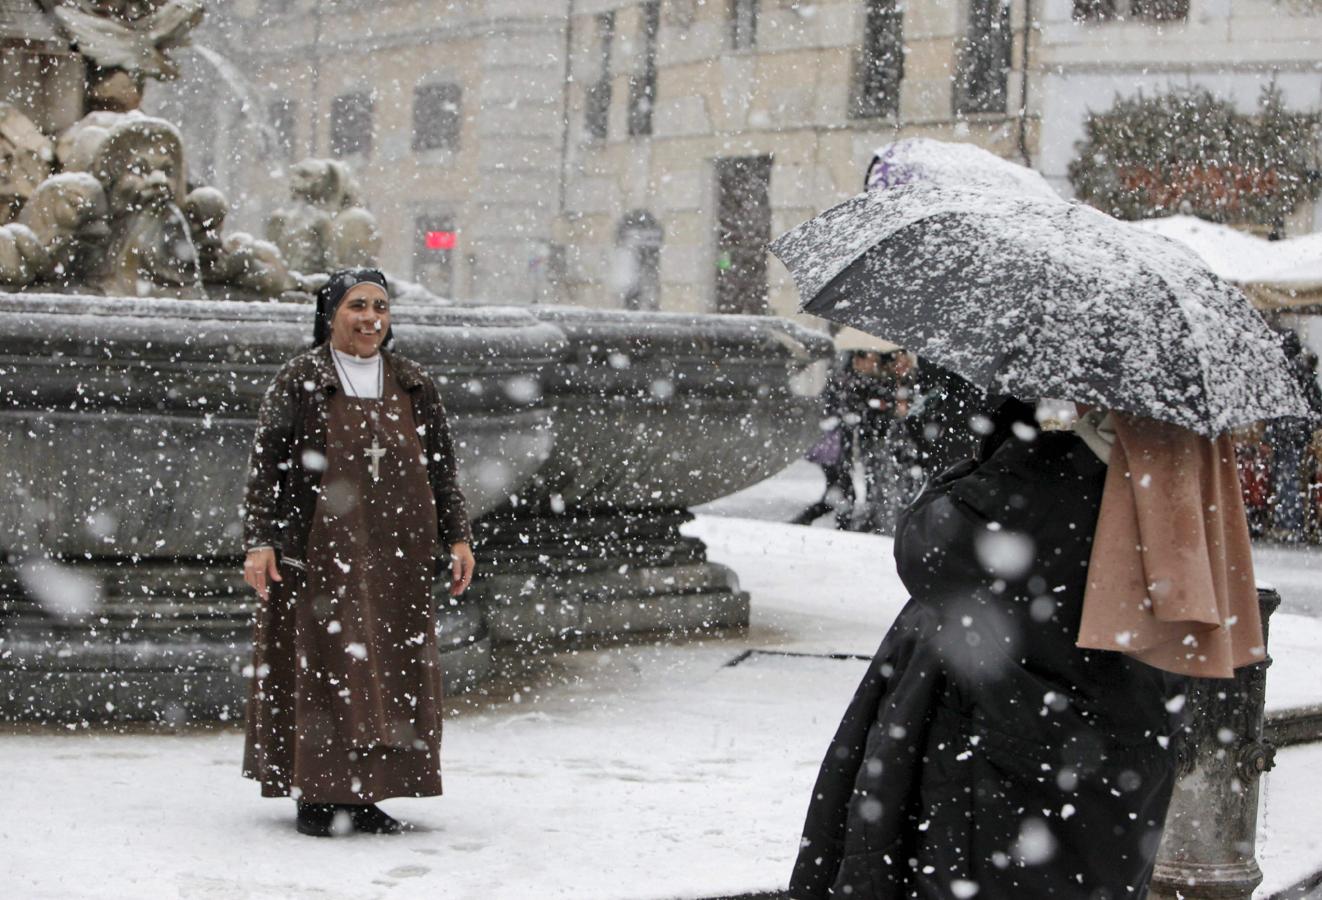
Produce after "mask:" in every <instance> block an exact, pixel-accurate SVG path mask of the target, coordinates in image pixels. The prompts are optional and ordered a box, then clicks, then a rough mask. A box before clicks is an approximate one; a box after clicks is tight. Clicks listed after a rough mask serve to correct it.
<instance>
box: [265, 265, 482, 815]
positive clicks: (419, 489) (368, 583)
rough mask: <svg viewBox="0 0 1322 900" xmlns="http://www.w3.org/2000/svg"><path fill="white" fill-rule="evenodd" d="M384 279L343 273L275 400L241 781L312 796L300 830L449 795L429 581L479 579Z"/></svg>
mask: <svg viewBox="0 0 1322 900" xmlns="http://www.w3.org/2000/svg"><path fill="white" fill-rule="evenodd" d="M390 335H391V330H390V298H389V295H388V293H387V287H386V279H385V276H383V275H382V274H381V273H380V272H379V271H377V270H375V269H348V270H344V271H340V272H336V273H334V274H333V275H332V276H331V278H330V280H329V281H328V282H327V284H326V286H325V287H323V288H322V289H321V290H320V291H319V292H318V294H317V310H316V318H315V321H314V327H313V343H314V346H313V348H312V349H311V350H308V351H307V352H305V353H302V354H300V355H299V356H297V357H295V358H294V359H292V360H290V361H289V362H288V363H286V364H285V366H284V367H283V368H281V369H280V371H279V372H278V373H277V375H276V377H275V381H274V383H273V384H272V385H271V387H270V388H269V389H268V390H267V392H266V396H265V399H264V400H263V401H262V407H261V412H260V415H259V419H258V426H257V434H256V437H255V439H254V442H253V448H252V455H251V462H250V466H249V475H248V487H247V498H246V517H245V520H244V545H245V548H246V550H247V559H246V560H245V562H244V578H245V580H246V581H247V582H248V584H249V585H251V586H252V587H253V589H254V590H255V591H256V592H257V594H258V596H259V598H260V600H261V603H260V604H259V606H258V609H257V615H256V621H255V626H254V633H253V680H252V688H251V695H250V698H249V704H248V716H247V739H246V743H245V747H244V759H243V774H244V775H245V776H247V777H249V778H253V779H256V780H257V781H260V782H261V785H262V795H263V796H266V797H285V796H292V797H295V798H296V799H297V801H298V816H297V825H298V830H299V831H300V832H302V833H304V834H309V835H315V836H319V837H325V836H330V835H331V834H332V833H333V831H335V830H336V824H337V821H343V822H344V823H345V824H346V825H347V826H351V827H352V828H353V829H355V830H358V831H368V832H375V833H390V834H393V833H396V832H398V831H400V830H401V825H400V823H399V822H397V821H396V820H395V819H393V818H391V817H390V816H389V815H387V814H386V813H385V812H384V811H382V810H381V809H380V808H379V807H377V806H376V802H377V801H378V800H381V799H383V798H387V797H397V796H414V797H417V796H431V795H435V794H439V793H440V792H441V772H440V740H441V691H442V681H441V670H440V659H439V655H438V652H437V647H436V627H435V622H436V619H435V614H434V609H433V604H434V601H433V598H432V588H433V582H434V577H435V573H436V570H437V568H438V567H443V568H448V569H449V575H450V592H451V594H455V595H457V594H459V593H462V592H463V590H464V589H465V588H467V586H468V584H469V581H470V580H471V578H472V574H473V565H474V563H473V554H472V550H471V549H470V543H471V539H472V538H471V531H470V529H469V524H468V513H467V510H466V509H465V505H464V498H463V494H462V493H461V492H460V489H459V484H458V478H457V471H456V464H455V456H454V446H453V442H452V441H451V439H450V431H449V426H448V423H447V422H446V417H445V410H444V408H443V407H442V405H441V399H440V395H439V393H438V392H437V389H436V384H435V382H434V381H433V380H432V378H431V377H430V376H429V375H428V374H427V372H426V371H425V370H424V369H423V368H422V367H421V366H419V365H418V364H416V363H414V362H412V361H410V360H407V359H405V358H403V357H401V356H396V355H394V354H392V353H390V352H388V351H387V350H385V349H383V345H385V344H386V343H387V342H388V341H389V338H390Z"/></svg>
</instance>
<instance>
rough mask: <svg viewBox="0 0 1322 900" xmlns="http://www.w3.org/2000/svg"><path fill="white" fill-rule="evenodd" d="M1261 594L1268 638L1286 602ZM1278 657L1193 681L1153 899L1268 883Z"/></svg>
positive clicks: (1241, 895) (1238, 896) (1239, 893)
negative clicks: (1274, 664) (1262, 823)
mask: <svg viewBox="0 0 1322 900" xmlns="http://www.w3.org/2000/svg"><path fill="white" fill-rule="evenodd" d="M1280 602H1281V598H1280V595H1278V594H1277V593H1276V592H1275V591H1271V590H1260V591H1258V603H1259V605H1260V606H1261V609H1262V627H1263V632H1264V633H1263V640H1264V641H1265V640H1266V631H1267V621H1268V619H1269V618H1270V616H1271V614H1272V613H1273V612H1274V611H1275V610H1276V607H1277V606H1279V605H1280ZM1270 665H1271V657H1270V656H1268V657H1267V659H1266V660H1264V661H1263V662H1261V663H1258V664H1256V665H1253V666H1248V667H1246V668H1243V669H1240V670H1239V671H1238V672H1237V673H1236V674H1235V678H1234V679H1233V680H1229V679H1203V678H1199V679H1194V680H1193V681H1192V682H1191V684H1190V689H1189V694H1188V697H1187V700H1186V705H1185V708H1186V709H1187V710H1188V716H1187V721H1188V723H1189V724H1188V728H1189V732H1188V734H1187V736H1186V743H1185V746H1184V747H1183V749H1182V751H1181V754H1180V759H1181V763H1182V765H1181V769H1180V775H1179V778H1178V780H1177V781H1176V783H1175V795H1174V797H1173V799H1172V800H1171V808H1170V815H1169V816H1168V817H1167V819H1166V831H1165V833H1164V834H1163V836H1162V841H1161V848H1160V850H1159V851H1158V852H1157V865H1156V871H1155V873H1154V875H1153V878H1152V892H1151V894H1150V897H1151V900H1177V898H1179V900H1201V898H1217V900H1249V898H1250V897H1252V895H1253V889H1254V888H1255V887H1257V886H1258V884H1259V883H1260V882H1261V881H1262V870H1261V869H1260V868H1258V860H1257V854H1256V847H1255V844H1256V840H1257V825H1258V785H1259V779H1260V777H1261V776H1262V774H1263V773H1264V772H1266V771H1267V770H1269V769H1270V768H1271V767H1272V765H1273V762H1274V757H1275V754H1276V748H1275V747H1273V746H1272V745H1271V743H1270V742H1268V741H1267V740H1266V739H1265V738H1264V737H1263V707H1264V704H1265V702H1266V688H1267V667H1268V666H1270Z"/></svg>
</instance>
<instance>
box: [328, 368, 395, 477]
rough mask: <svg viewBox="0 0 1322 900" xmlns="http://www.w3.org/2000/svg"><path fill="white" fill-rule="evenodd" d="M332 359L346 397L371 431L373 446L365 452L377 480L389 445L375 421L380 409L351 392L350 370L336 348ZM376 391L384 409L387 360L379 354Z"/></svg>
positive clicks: (381, 407) (373, 475) (378, 400)
mask: <svg viewBox="0 0 1322 900" xmlns="http://www.w3.org/2000/svg"><path fill="white" fill-rule="evenodd" d="M331 361H332V362H334V363H335V368H336V370H337V371H338V372H339V375H340V381H341V386H342V387H344V389H345V390H344V396H345V398H346V399H348V400H353V401H355V402H353V403H351V404H349V405H350V406H351V407H353V408H354V409H357V410H358V412H359V413H361V414H362V417H363V423H364V424H365V425H367V430H368V431H369V432H371V435H372V447H371V449H369V450H367V451H365V452H366V454H367V456H368V458H369V462H368V465H369V466H370V467H371V471H372V480H373V481H376V480H378V479H379V478H380V459H381V457H383V456H385V453H386V446H387V444H386V440H385V436H384V435H383V434H382V433H381V432H380V430H379V428H378V423H377V422H375V421H373V419H374V418H375V415H376V413H377V412H378V411H379V410H377V409H370V408H368V404H367V403H366V402H365V401H364V398H362V397H359V396H356V395H354V394H350V393H349V389H348V386H349V385H351V384H352V383H353V382H352V381H351V380H350V379H349V373H348V371H347V370H346V369H345V368H344V365H343V364H342V363H341V362H340V360H339V358H338V357H337V356H336V355H335V350H334V348H332V349H331ZM376 393H377V396H376V400H377V402H378V403H379V404H380V409H381V410H383V409H384V407H385V399H386V361H385V359H384V358H382V357H379V356H378V357H377V366H376ZM367 399H371V398H367Z"/></svg>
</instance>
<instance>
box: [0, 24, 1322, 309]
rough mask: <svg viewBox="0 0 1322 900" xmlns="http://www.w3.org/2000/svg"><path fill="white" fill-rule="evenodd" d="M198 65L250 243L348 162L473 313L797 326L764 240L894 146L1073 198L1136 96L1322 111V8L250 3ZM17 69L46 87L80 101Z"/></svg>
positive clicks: (207, 122) (392, 246)
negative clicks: (769, 319) (1264, 97)
mask: <svg viewBox="0 0 1322 900" xmlns="http://www.w3.org/2000/svg"><path fill="white" fill-rule="evenodd" d="M3 3H4V4H6V6H5V8H6V10H12V9H17V8H18V7H17V6H15V5H14V4H15V0H3ZM16 15H17V14H16V13H15V14H12V15H9V16H8V18H9V19H13V21H15V22H17V21H18V19H17V18H15V17H16ZM1030 23H1031V27H1030ZM38 24H39V23H38ZM194 43H195V45H196V47H195V49H194V50H191V51H181V52H180V53H179V59H180V62H181V67H182V69H183V71H184V73H185V74H184V77H183V78H182V79H181V80H180V81H178V82H175V83H173V84H166V85H157V84H155V83H153V84H152V85H151V87H150V89H149V90H150V93H149V96H148V102H147V103H146V107H147V109H148V110H149V111H155V112H159V113H161V114H163V115H165V116H166V117H168V118H171V119H173V120H176V121H180V122H182V123H183V127H184V131H185V134H186V137H187V142H188V146H189V148H190V151H189V153H190V160H191V164H192V165H193V168H194V175H195V177H196V178H197V180H199V181H204V182H207V183H212V184H215V185H216V186H218V187H220V188H222V190H225V191H226V192H227V193H228V195H229V196H230V198H231V199H232V200H233V201H234V205H235V207H236V211H235V214H234V216H233V217H232V219H231V222H232V224H233V226H234V227H242V228H246V229H247V230H249V231H252V232H254V233H258V234H260V233H261V232H262V230H263V227H264V226H263V223H264V221H265V218H266V216H267V215H268V214H269V213H270V212H271V211H272V210H274V209H275V208H277V207H279V206H280V205H281V203H282V202H283V200H284V197H285V195H286V192H287V179H286V177H285V176H286V168H287V165H288V163H289V162H291V161H294V160H297V159H301V158H303V157H306V156H332V157H337V158H340V159H342V160H344V161H345V162H346V163H348V164H349V165H350V166H351V168H352V169H353V170H354V172H355V174H356V178H357V180H358V182H359V186H360V188H361V193H362V196H363V200H364V202H365V203H366V205H367V206H368V207H369V208H370V209H371V210H372V211H373V213H374V214H375V215H376V217H377V219H378V221H379V223H380V224H381V226H382V231H383V259H382V262H383V264H384V265H385V266H386V267H387V268H388V269H390V270H391V271H393V272H396V273H399V274H400V275H403V276H405V277H411V278H415V279H416V280H419V281H423V282H424V283H426V284H428V285H429V286H431V287H432V288H433V289H434V290H436V291H437V292H439V293H442V294H446V295H450V296H453V297H455V298H456V299H459V300H461V301H466V302H502V303H509V302H522V303H573V304H580V305H588V306H599V307H624V308H640V309H665V310H680V311H752V312H759V311H773V312H781V313H784V312H789V311H791V310H792V309H793V308H794V306H795V303H796V298H795V295H794V291H793V288H792V285H791V284H790V283H789V280H788V277H787V275H786V273H785V272H784V270H783V269H782V268H781V267H780V265H779V264H778V263H776V262H775V261H774V260H773V259H771V258H769V257H768V256H767V255H766V253H765V252H764V250H763V247H764V245H765V242H766V239H767V238H769V237H771V236H774V235H775V234H778V233H780V232H781V231H783V230H785V229H786V228H788V227H790V226H792V225H793V224H795V223H797V222H799V221H801V220H802V219H804V218H807V217H808V216H811V215H812V214H814V213H816V212H818V211H820V210H821V209H822V208H824V207H826V206H828V205H830V204H831V203H833V202H836V201H838V200H840V199H842V198H844V197H847V196H849V195H850V194H852V193H854V192H856V191H857V190H859V188H860V187H861V184H862V177H863V167H864V166H865V165H866V163H867V161H868V159H869V158H870V156H871V153H872V150H873V149H874V148H875V147H876V146H878V145H880V144H882V143H886V142H888V141H892V140H895V139H897V138H901V137H905V136H929V137H937V138H943V139H953V140H962V141H971V142H973V143H976V144H979V145H981V146H983V147H986V148H987V149H989V150H992V151H993V152H995V153H997V154H1000V155H1002V156H1006V157H1009V158H1014V159H1019V160H1022V161H1026V162H1029V163H1031V164H1033V165H1035V166H1036V167H1037V168H1039V169H1040V170H1041V171H1042V172H1043V173H1044V174H1045V175H1046V176H1047V177H1048V178H1049V179H1051V180H1052V182H1053V183H1054V184H1055V185H1056V186H1057V187H1058V189H1060V190H1062V192H1065V193H1068V192H1069V189H1070V187H1069V184H1068V182H1067V180H1066V177H1065V173H1066V169H1067V166H1068V164H1069V161H1070V160H1071V159H1072V158H1073V156H1074V154H1075V153H1076V152H1077V150H1076V144H1077V142H1078V140H1079V139H1080V137H1082V134H1083V123H1084V120H1085V118H1086V116H1087V114H1088V112H1089V111H1090V110H1095V109H1104V108H1106V107H1107V106H1108V105H1109V104H1110V103H1111V102H1113V100H1114V98H1115V97H1116V96H1117V95H1131V94H1133V93H1135V92H1138V91H1148V92H1159V91H1162V90H1168V89H1170V88H1171V87H1173V86H1178V85H1190V84H1198V85H1203V86H1206V87H1208V88H1209V89H1211V90H1212V91H1214V92H1215V93H1216V94H1217V95H1218V96H1226V97H1229V98H1232V99H1233V100H1234V102H1235V103H1236V104H1237V105H1238V106H1240V107H1241V108H1242V109H1244V110H1245V111H1248V110H1251V108H1252V107H1253V104H1254V103H1255V101H1256V98H1257V96H1258V94H1259V92H1260V90H1261V88H1262V86H1263V85H1264V84H1267V83H1275V84H1277V85H1278V86H1279V87H1280V89H1281V91H1282V93H1283V96H1284V97H1285V100H1286V102H1287V104H1289V105H1290V106H1291V108H1293V109H1299V110H1308V109H1318V108H1322V86H1320V85H1322V82H1320V81H1319V80H1318V79H1317V77H1316V75H1317V69H1318V66H1319V65H1322V50H1320V49H1319V48H1322V4H1319V3H1318V2H1316V0H932V2H923V3H904V2H902V0H372V2H369V0H233V2H232V3H213V4H209V12H208V18H207V20H206V22H205V23H204V24H203V26H202V28H201V29H199V31H198V32H197V35H196V38H195V41H194ZM25 52H27V51H25ZM28 55H31V54H30V53H29V54H28ZM10 63H12V65H11V64H10ZM20 64H21V65H26V66H28V68H29V69H30V68H31V66H32V65H37V64H38V63H34V62H33V60H31V59H27V57H26V56H25V57H24V59H22V60H8V61H7V63H6V73H7V74H8V75H13V77H11V78H9V80H10V81H12V82H14V84H15V85H18V86H19V87H21V88H23V89H24V90H29V89H33V90H36V89H40V90H44V91H52V90H60V89H61V85H63V84H64V82H65V81H67V80H68V79H67V78H63V80H61V77H62V76H61V75H60V73H54V74H49V73H48V74H46V75H43V76H42V78H37V77H36V76H35V75H33V76H31V77H26V76H25V77H19V75H15V74H14V73H20V69H19V68H18V66H19V65H20ZM22 71H27V70H26V69H24V70H22ZM1025 72H1027V77H1025ZM20 74H21V73H20ZM65 74H67V73H65ZM11 86H12V85H11ZM66 87H67V86H66ZM1318 219H1319V214H1318V213H1317V207H1316V205H1314V206H1313V207H1312V208H1309V209H1305V210H1301V211H1300V212H1299V214H1298V215H1297V216H1296V217H1295V218H1294V219H1293V220H1292V221H1291V223H1290V230H1291V231H1293V232H1297V231H1301V230H1311V229H1312V228H1313V227H1315V226H1317V225H1319V224H1322V222H1319V221H1318Z"/></svg>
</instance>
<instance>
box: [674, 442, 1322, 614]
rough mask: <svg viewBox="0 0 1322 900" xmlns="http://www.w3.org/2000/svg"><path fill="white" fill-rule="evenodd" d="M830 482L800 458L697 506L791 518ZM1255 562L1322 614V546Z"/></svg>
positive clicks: (1264, 550)
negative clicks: (755, 480) (757, 482)
mask: <svg viewBox="0 0 1322 900" xmlns="http://www.w3.org/2000/svg"><path fill="white" fill-rule="evenodd" d="M825 486H826V479H825V478H823V477H822V470H821V469H820V468H818V467H817V466H815V465H813V464H812V463H810V462H806V461H804V460H800V461H799V462H796V463H794V464H793V465H791V466H790V467H789V468H787V469H785V470H784V471H782V472H781V473H780V474H778V475H775V476H773V477H772V478H768V479H767V480H766V481H763V482H761V483H759V484H755V485H753V486H752V487H750V488H747V489H745V490H742V491H739V492H737V493H734V494H730V495H729V496H726V497H722V498H721V499H720V500H716V501H713V502H711V503H708V504H706V505H705V506H701V507H698V509H697V511H698V512H700V513H708V514H711V515H718V516H737V517H740V518H749V519H766V520H767V521H771V522H788V521H789V520H790V519H791V518H793V517H794V515H795V514H797V513H798V512H800V511H801V510H803V509H806V508H807V507H808V506H811V505H812V504H813V503H815V502H816V501H817V499H818V498H819V497H821V496H822V491H823V490H824V489H825ZM855 490H856V491H857V493H858V496H862V490H863V483H862V479H861V478H858V477H856V478H855ZM815 524H816V525H817V526H818V527H820V528H830V527H831V526H832V520H831V517H829V516H826V517H823V518H822V519H819V520H818V521H817V522H816V523H815ZM1253 561H1254V564H1255V566H1256V573H1257V576H1258V582H1259V583H1260V584H1264V585H1270V586H1271V587H1274V588H1276V590H1277V591H1278V592H1280V595H1281V611H1282V612H1288V613H1297V614H1299V615H1304V616H1315V617H1317V618H1322V547H1318V546H1315V545H1302V546H1287V545H1283V544H1272V543H1266V542H1262V543H1259V544H1257V545H1255V546H1254V548H1253Z"/></svg>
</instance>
